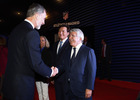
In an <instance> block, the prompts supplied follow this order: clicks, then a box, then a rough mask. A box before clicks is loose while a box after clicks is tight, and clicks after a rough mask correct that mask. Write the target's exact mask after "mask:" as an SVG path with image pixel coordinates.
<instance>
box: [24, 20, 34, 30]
mask: <svg viewBox="0 0 140 100" xmlns="http://www.w3.org/2000/svg"><path fill="white" fill-rule="evenodd" d="M24 21H26V22H28V23H30V24H31V25H32V27H33V29H34V25H33V23H32V22H31V21H29V20H28V19H25V20H24Z"/></svg>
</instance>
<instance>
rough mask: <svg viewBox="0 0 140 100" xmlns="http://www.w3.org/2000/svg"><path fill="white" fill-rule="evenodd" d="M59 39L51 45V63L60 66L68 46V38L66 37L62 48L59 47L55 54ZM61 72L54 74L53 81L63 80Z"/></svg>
mask: <svg viewBox="0 0 140 100" xmlns="http://www.w3.org/2000/svg"><path fill="white" fill-rule="evenodd" d="M58 43H59V41H58V42H56V43H55V44H54V47H53V64H54V66H56V67H62V65H63V64H62V62H63V59H64V58H63V57H64V53H65V52H66V49H67V48H68V47H69V46H70V44H69V40H68V39H67V40H66V41H65V43H64V44H63V46H62V48H61V49H60V51H59V53H58V54H57V45H58ZM62 74H63V73H61V75H60V74H59V75H56V76H55V78H54V79H55V81H56V82H57V81H58V82H64V75H62Z"/></svg>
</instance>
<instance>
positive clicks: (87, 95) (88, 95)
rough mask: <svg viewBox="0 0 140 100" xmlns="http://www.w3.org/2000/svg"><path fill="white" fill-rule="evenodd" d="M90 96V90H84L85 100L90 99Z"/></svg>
mask: <svg viewBox="0 0 140 100" xmlns="http://www.w3.org/2000/svg"><path fill="white" fill-rule="evenodd" d="M91 95H92V90H90V89H86V92H85V98H90V97H91Z"/></svg>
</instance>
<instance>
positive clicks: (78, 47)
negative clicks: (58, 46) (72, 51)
mask: <svg viewBox="0 0 140 100" xmlns="http://www.w3.org/2000/svg"><path fill="white" fill-rule="evenodd" d="M81 46H82V43H80V44H78V45H77V46H76V47H72V48H76V49H77V50H79V49H80V47H81Z"/></svg>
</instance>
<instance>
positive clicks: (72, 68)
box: [60, 28, 96, 100]
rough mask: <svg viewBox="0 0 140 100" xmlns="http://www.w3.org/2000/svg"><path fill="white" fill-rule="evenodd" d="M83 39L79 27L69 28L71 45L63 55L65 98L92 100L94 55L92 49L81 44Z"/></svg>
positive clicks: (94, 70)
mask: <svg viewBox="0 0 140 100" xmlns="http://www.w3.org/2000/svg"><path fill="white" fill-rule="evenodd" d="M83 40H84V34H83V32H82V31H81V30H80V29H78V28H74V29H71V30H70V35H69V42H70V45H71V47H69V48H68V49H67V50H66V53H65V57H64V70H65V75H66V83H65V93H66V97H67V99H66V100H92V94H93V90H94V82H95V77H96V56H95V53H94V50H93V49H91V48H89V47H87V46H85V45H83V44H82V42H83ZM60 71H61V70H60Z"/></svg>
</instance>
